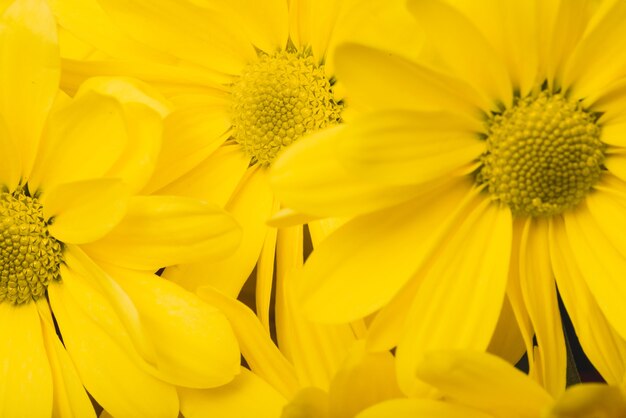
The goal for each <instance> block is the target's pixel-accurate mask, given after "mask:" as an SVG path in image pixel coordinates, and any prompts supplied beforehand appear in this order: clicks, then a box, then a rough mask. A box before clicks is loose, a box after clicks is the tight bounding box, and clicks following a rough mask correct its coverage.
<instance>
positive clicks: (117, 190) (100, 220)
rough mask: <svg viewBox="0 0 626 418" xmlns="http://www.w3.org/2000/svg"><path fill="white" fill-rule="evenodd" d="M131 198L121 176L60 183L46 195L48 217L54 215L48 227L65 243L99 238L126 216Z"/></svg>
mask: <svg viewBox="0 0 626 418" xmlns="http://www.w3.org/2000/svg"><path fill="white" fill-rule="evenodd" d="M128 198H129V193H128V190H127V189H126V187H125V185H124V184H123V183H122V181H121V180H117V179H96V180H85V181H79V182H74V183H65V184H61V185H59V186H56V187H54V188H53V189H52V190H50V191H49V192H48V193H46V194H45V195H44V199H42V203H43V206H44V216H45V218H46V219H49V218H53V223H52V225H50V226H49V227H48V231H50V234H52V236H54V237H55V238H56V239H58V240H60V241H62V242H65V243H70V244H83V243H86V242H92V241H95V240H97V239H99V238H101V237H102V236H104V235H106V234H107V233H108V232H109V231H111V229H113V227H115V225H117V223H118V222H120V221H121V220H122V218H123V217H124V215H125V213H126V205H127V201H128Z"/></svg>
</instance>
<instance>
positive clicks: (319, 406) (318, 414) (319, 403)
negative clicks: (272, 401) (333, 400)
mask: <svg viewBox="0 0 626 418" xmlns="http://www.w3.org/2000/svg"><path fill="white" fill-rule="evenodd" d="M303 416H304V417H315V418H329V417H330V414H329V405H328V393H326V392H325V391H323V390H322V389H320V388H316V387H307V388H304V389H302V390H300V391H298V393H296V396H294V397H293V398H292V399H291V400H290V401H289V404H287V405H285V407H284V408H283V413H282V414H281V416H280V418H299V417H303Z"/></svg>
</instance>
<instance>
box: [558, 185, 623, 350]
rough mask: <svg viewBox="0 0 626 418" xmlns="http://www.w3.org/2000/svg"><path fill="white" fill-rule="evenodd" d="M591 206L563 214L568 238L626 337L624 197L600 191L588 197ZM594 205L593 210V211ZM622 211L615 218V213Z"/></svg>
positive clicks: (599, 299)
mask: <svg viewBox="0 0 626 418" xmlns="http://www.w3.org/2000/svg"><path fill="white" fill-rule="evenodd" d="M587 199H588V201H589V205H588V206H587V205H584V204H583V205H580V206H579V208H578V210H576V211H574V212H568V213H565V214H564V219H565V229H566V231H567V237H568V238H569V242H570V245H571V248H572V252H573V253H574V255H575V260H576V262H577V264H578V267H579V268H580V271H581V273H582V274H583V277H584V278H585V282H586V283H587V286H589V290H590V291H591V293H592V294H593V296H594V297H595V299H596V300H597V302H598V305H599V306H600V309H602V312H603V313H604V315H606V318H607V320H608V321H609V323H610V324H611V325H612V326H613V327H615V330H616V331H617V332H618V333H619V334H620V336H621V337H622V338H626V306H625V305H624V303H623V300H624V298H625V297H626V283H625V282H624V280H623V278H622V276H623V272H624V271H625V269H626V259H625V258H624V256H625V254H626V246H625V245H624V241H623V240H624V236H623V234H621V235H620V233H619V231H620V226H621V225H622V224H623V217H622V215H621V214H622V213H623V210H624V209H623V208H624V199H621V201H620V200H617V199H616V196H611V195H610V194H609V192H605V191H599V192H596V193H594V194H592V195H590V196H588V197H587ZM592 208H593V210H592ZM616 213H617V214H619V215H618V216H617V217H614V215H615V214H616Z"/></svg>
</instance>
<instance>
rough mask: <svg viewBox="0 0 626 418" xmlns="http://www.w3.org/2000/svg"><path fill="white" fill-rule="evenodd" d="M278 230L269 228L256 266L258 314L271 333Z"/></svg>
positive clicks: (275, 206) (255, 293)
mask: <svg viewBox="0 0 626 418" xmlns="http://www.w3.org/2000/svg"><path fill="white" fill-rule="evenodd" d="M278 207H279V203H278V202H277V201H274V207H273V209H272V210H275V209H278ZM277 235H278V231H277V229H276V228H268V229H267V233H266V234H265V240H264V241H263V248H262V249H261V254H260V255H259V261H258V263H257V266H256V289H255V292H254V296H255V302H256V314H257V316H258V317H259V321H261V323H262V324H263V326H264V327H265V329H266V331H267V332H270V321H271V319H270V318H271V315H272V314H273V312H272V289H273V287H274V260H275V259H276V240H277Z"/></svg>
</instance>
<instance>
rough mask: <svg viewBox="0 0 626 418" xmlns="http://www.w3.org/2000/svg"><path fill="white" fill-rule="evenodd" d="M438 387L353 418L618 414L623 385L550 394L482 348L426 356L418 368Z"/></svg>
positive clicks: (624, 405)
mask: <svg viewBox="0 0 626 418" xmlns="http://www.w3.org/2000/svg"><path fill="white" fill-rule="evenodd" d="M416 373H417V375H418V376H420V378H421V379H423V380H424V381H426V382H428V383H429V384H431V385H432V386H433V387H435V388H437V390H438V395H439V396H440V398H441V399H440V400H423V399H399V400H392V401H387V402H383V403H380V404H378V405H375V406H373V407H371V408H369V409H367V410H365V411H363V412H362V413H361V414H359V415H357V418H383V417H397V418H412V417H417V416H428V417H432V418H439V417H441V418H456V417H458V418H465V417H472V418H474V417H476V418H539V417H542V418H597V417H604V418H621V417H624V416H626V392H625V391H624V389H625V387H624V385H623V384H622V385H615V386H609V385H605V384H598V383H585V384H578V385H574V386H571V387H569V388H568V389H567V390H566V391H565V392H564V393H563V394H562V395H560V396H558V397H556V398H554V397H552V396H551V395H550V394H549V393H548V392H546V391H545V389H544V388H542V387H541V386H540V385H538V384H537V383H536V382H535V381H533V380H532V379H529V378H528V376H526V375H525V374H524V373H522V372H520V371H519V370H517V369H515V368H514V367H512V366H511V365H510V364H508V363H506V362H504V361H502V360H501V359H500V358H498V357H495V356H492V355H490V354H486V353H480V352H471V351H468V352H463V351H458V352H456V351H442V352H431V353H428V354H426V356H425V358H424V362H423V363H422V364H420V365H419V367H418V368H417V371H416Z"/></svg>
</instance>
